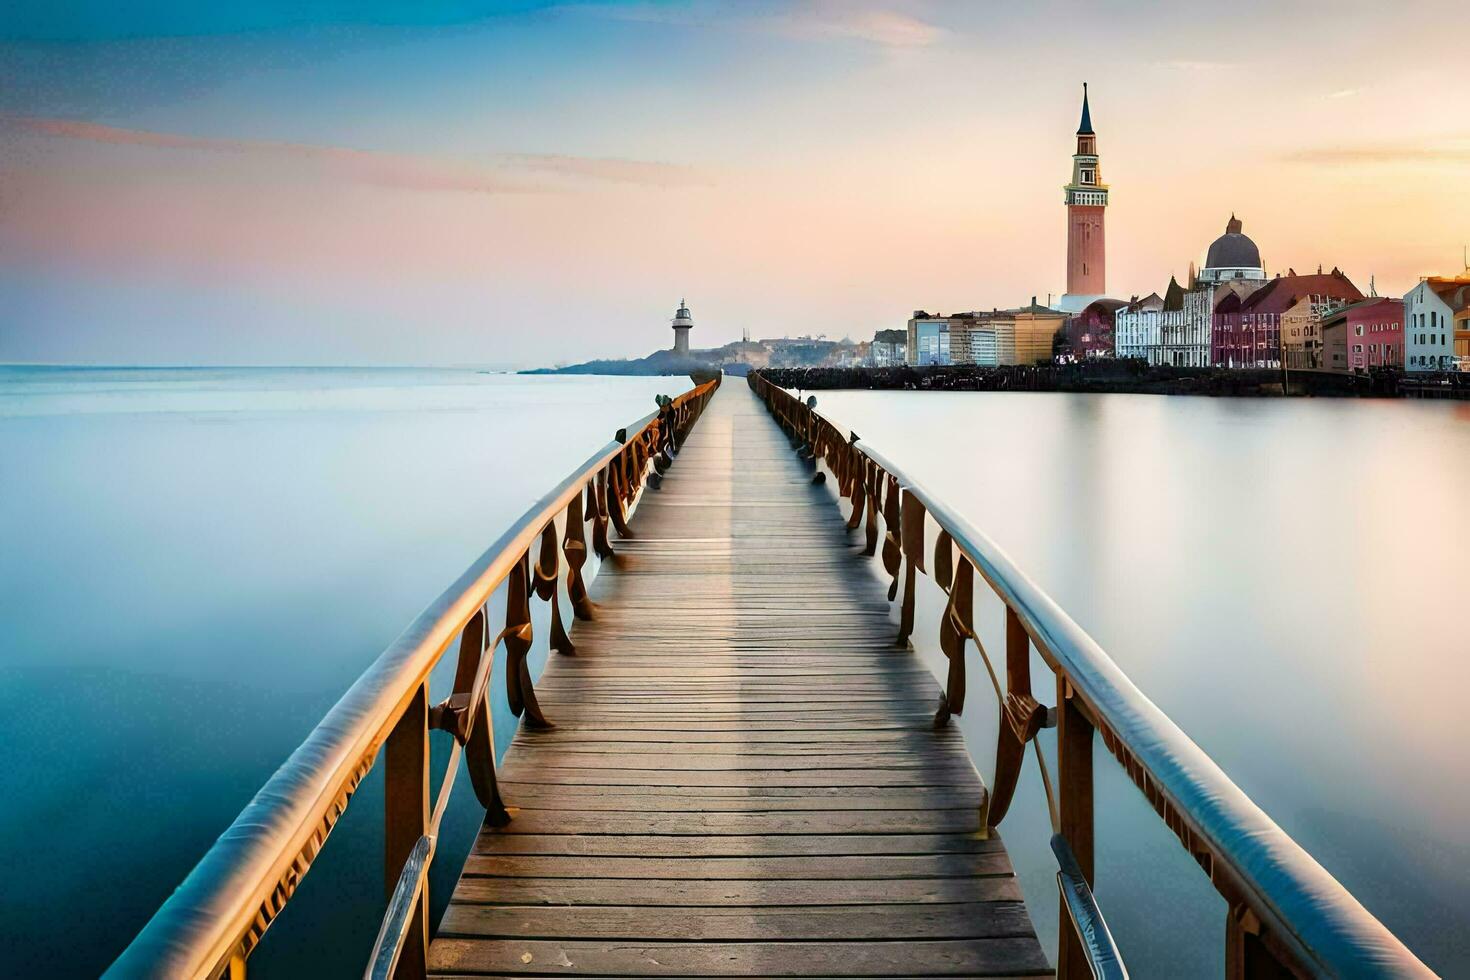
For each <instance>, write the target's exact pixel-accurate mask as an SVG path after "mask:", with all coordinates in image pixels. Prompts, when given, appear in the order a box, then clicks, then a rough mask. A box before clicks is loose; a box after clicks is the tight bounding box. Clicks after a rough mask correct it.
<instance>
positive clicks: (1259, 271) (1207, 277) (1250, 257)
mask: <svg viewBox="0 0 1470 980" xmlns="http://www.w3.org/2000/svg"><path fill="white" fill-rule="evenodd" d="M1240 229H1241V224H1240V219H1239V218H1237V217H1236V216H1235V215H1233V214H1232V215H1231V216H1230V222H1229V223H1228V224H1227V225H1226V226H1225V234H1223V235H1221V236H1220V237H1219V238H1217V239H1215V240H1214V241H1213V242H1211V243H1210V250H1209V252H1208V253H1207V254H1206V255H1205V267H1204V268H1203V269H1201V270H1200V271H1199V275H1198V276H1197V277H1196V279H1195V283H1196V284H1197V285H1199V286H1214V285H1218V284H1219V283H1222V282H1230V281H1232V280H1235V279H1245V280H1252V279H1254V280H1261V281H1264V280H1265V278H1266V269H1265V267H1264V266H1262V265H1261V250H1260V249H1258V248H1256V243H1255V242H1253V241H1251V240H1250V239H1249V238H1248V237H1246V236H1245V235H1244V234H1243V233H1242V232H1241V230H1240Z"/></svg>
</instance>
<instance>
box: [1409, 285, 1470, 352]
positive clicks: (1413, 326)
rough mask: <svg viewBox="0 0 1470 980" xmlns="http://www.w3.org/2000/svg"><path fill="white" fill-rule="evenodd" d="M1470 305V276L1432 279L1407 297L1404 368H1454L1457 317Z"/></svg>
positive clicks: (1413, 290) (1414, 289)
mask: <svg viewBox="0 0 1470 980" xmlns="http://www.w3.org/2000/svg"><path fill="white" fill-rule="evenodd" d="M1467 305H1470V275H1463V276H1430V277H1429V278H1427V279H1423V280H1421V281H1420V282H1419V285H1417V286H1415V287H1414V288H1413V289H1411V290H1409V292H1408V294H1407V295H1406V296H1404V368H1405V370H1408V371H1451V370H1454V368H1455V347H1454V329H1455V328H1454V323H1455V314H1457V313H1460V312H1462V311H1463V310H1464V309H1465V308H1466V306H1467Z"/></svg>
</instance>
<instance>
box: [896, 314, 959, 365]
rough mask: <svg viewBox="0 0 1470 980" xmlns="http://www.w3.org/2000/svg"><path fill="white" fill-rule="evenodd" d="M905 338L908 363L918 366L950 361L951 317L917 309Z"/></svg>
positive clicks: (910, 319) (910, 320)
mask: <svg viewBox="0 0 1470 980" xmlns="http://www.w3.org/2000/svg"><path fill="white" fill-rule="evenodd" d="M905 339H906V348H907V349H906V351H905V356H906V357H907V358H908V363H910V364H912V365H915V366H917V367H923V366H925V365H930V364H948V363H950V360H949V317H946V316H942V315H940V314H937V313H935V314H932V315H931V314H929V313H926V312H924V311H923V310H915V311H914V315H913V316H912V317H910V318H909V327H908V336H907V337H906V338H905Z"/></svg>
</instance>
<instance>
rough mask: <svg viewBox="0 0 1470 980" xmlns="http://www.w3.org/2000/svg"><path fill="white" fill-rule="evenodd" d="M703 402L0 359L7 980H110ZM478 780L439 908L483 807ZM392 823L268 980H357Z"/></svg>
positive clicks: (350, 864)
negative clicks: (667, 409) (610, 475)
mask: <svg viewBox="0 0 1470 980" xmlns="http://www.w3.org/2000/svg"><path fill="white" fill-rule="evenodd" d="M687 387H688V381H687V379H683V378H616V379H613V378H575V379H573V378H566V379H563V378H527V377H506V376H494V375H484V374H478V373H476V372H474V371H410V370H400V371H356V370H330V371H320V370H286V371H279V370H244V371H241V370H170V371H152V370H148V371H110V370H108V371H98V370H58V369H45V370H37V369H16V368H0V745H3V746H4V757H3V762H0V800H3V801H4V803H3V805H0V854H4V855H5V862H6V868H5V874H4V875H3V876H0V908H3V910H4V914H3V915H0V976H48V977H51V976H61V977H64V976H89V975H95V974H97V973H98V972H100V971H101V970H102V969H103V968H105V967H106V965H107V964H108V963H109V962H110V961H111V960H112V958H113V957H114V956H115V955H116V954H117V953H118V952H119V951H120V950H121V949H122V947H123V946H124V945H126V943H127V942H128V940H129V939H130V938H131V937H132V935H133V934H134V933H135V932H136V931H137V930H138V929H139V928H140V927H141V926H142V924H143V923H144V922H145V921H146V920H147V919H148V917H149V915H151V913H152V912H153V910H154V909H155V908H156V907H157V906H158V905H159V904H160V903H161V902H162V900H163V899H164V898H165V897H167V895H168V894H169V893H170V892H171V891H172V890H173V888H174V886H175V885H176V884H177V883H178V882H179V881H180V880H182V878H183V877H184V875H185V874H187V873H188V871H189V869H190V868H191V867H192V866H193V864H194V862H195V861H196V860H197V859H198V857H199V856H200V855H201V854H202V853H203V852H204V850H205V849H206V848H207V847H208V846H209V844H210V843H211V842H212V841H213V840H214V838H215V836H216V835H218V833H219V832H220V831H221V830H222V829H224V827H225V826H226V825H227V824H228V823H229V821H230V820H231V819H232V818H233V817H234V815H235V814H236V813H237V812H238V811H239V810H240V808H241V807H242V806H243V805H244V804H245V803H246V802H247V801H248V800H249V799H250V797H251V796H252V795H253V794H254V793H255V791H256V789H257V788H258V787H259V786H260V784H261V783H262V782H263V781H264V780H265V779H266V777H267V776H269V775H270V773H271V772H272V771H274V769H275V768H276V766H277V765H279V764H280V762H281V761H282V760H283V759H284V758H285V757H286V755H287V754H289V752H290V751H291V750H292V749H293V748H295V747H296V745H297V744H299V742H300V741H301V739H302V738H303V737H304V736H305V735H306V734H307V732H308V731H309V730H310V729H311V727H312V726H313V725H315V723H316V722H317V720H318V719H319V718H320V717H321V716H322V714H323V713H324V712H325V711H326V709H327V708H329V707H330V706H331V705H332V703H333V702H335V701H336V699H337V698H338V697H339V696H340V695H341V693H342V692H343V691H344V690H345V689H346V687H347V686H348V684H349V683H350V682H351V681H352V680H353V679H354V678H355V677H356V676H357V675H358V674H359V673H360V672H361V671H362V670H363V668H364V667H365V666H366V665H367V664H368V663H370V662H371V661H372V660H373V658H374V657H376V656H377V654H378V653H379V652H380V651H381V650H382V649H383V647H385V646H386V645H387V644H388V643H389V642H390V641H392V640H393V638H394V637H396V636H397V635H398V633H399V632H400V631H401V630H402V629H403V627H404V626H406V625H407V624H408V623H409V621H410V620H411V619H412V618H413V617H414V616H415V615H416V614H417V613H418V612H419V610H420V609H422V608H423V607H424V605H426V604H427V603H428V602H429V601H430V600H431V599H432V598H434V597H435V596H437V595H438V594H439V592H440V591H441V590H442V589H443V588H444V587H445V586H447V585H448V584H449V583H450V582H451V581H453V580H454V578H455V577H457V576H458V574H459V573H460V572H461V571H463V570H464V568H465V566H466V565H468V564H469V562H470V561H471V560H472V559H473V558H475V557H476V556H477V555H478V554H479V553H480V552H481V551H482V550H483V549H484V548H485V547H486V546H487V545H488V544H489V543H490V542H491V541H493V540H494V539H495V537H496V536H498V534H499V533H500V532H501V531H502V530H504V528H505V527H506V525H508V524H509V523H510V522H511V521H513V520H514V519H515V518H516V517H518V516H520V514H521V513H522V512H523V511H524V510H525V508H526V507H527V506H529V505H530V504H531V503H532V502H533V501H534V500H535V499H536V498H538V497H539V496H540V495H541V494H542V493H544V492H545V491H546V490H547V489H548V488H549V487H551V486H552V485H553V484H555V483H556V482H559V481H560V480H561V479H562V477H564V476H565V475H566V474H567V473H568V472H569V471H570V470H571V469H573V468H574V467H575V466H577V465H578V464H580V463H581V462H582V461H583V460H584V459H586V457H587V456H588V455H590V454H591V453H592V452H593V451H594V450H596V449H597V448H598V447H600V446H601V445H603V444H604V443H605V442H606V441H607V440H608V439H609V438H611V437H612V434H613V433H614V431H615V430H616V429H618V428H619V427H621V426H623V425H626V424H628V423H630V422H633V421H635V420H636V419H638V418H641V417H642V416H644V415H646V414H648V413H649V412H650V411H652V410H653V409H654V401H653V395H655V394H656V393H668V394H676V393H678V392H679V391H681V390H683V389H684V388H687ZM538 633H539V634H540V635H542V636H544V635H545V630H544V629H538ZM452 660H453V658H452V657H450V658H446V664H445V666H447V667H448V669H449V671H450V672H451V674H452V671H453V664H452ZM497 676H503V672H500V671H497ZM495 703H496V704H497V705H503V703H504V702H503V699H497V700H496V701H495ZM499 714H500V715H502V716H503V717H497V725H496V727H497V729H498V730H499V733H500V736H501V738H500V741H501V744H502V745H503V744H504V742H505V741H506V739H505V737H504V736H505V735H506V734H508V731H509V727H510V723H511V722H512V721H513V719H510V717H509V715H508V714H505V712H504V711H503V710H501V711H500V713H499ZM437 739H438V736H436V744H435V749H436V750H442V749H443V748H444V746H443V745H442V744H439V742H438V741H437ZM467 786H468V783H467V782H466V781H464V780H461V781H460V783H459V784H458V786H457V789H459V790H460V792H459V793H457V794H456V797H455V799H456V801H457V802H458V803H459V804H461V805H460V806H459V807H458V808H456V809H454V810H453V812H451V814H450V815H449V817H448V818H447V822H446V823H447V833H446V835H445V843H444V845H441V846H444V847H447V848H448V852H447V854H446V856H447V857H449V858H450V860H448V861H446V865H447V866H449V872H448V873H447V874H441V875H439V876H437V877H436V879H435V882H434V884H435V892H436V895H437V896H439V897H441V898H442V896H443V894H444V891H445V889H446V888H447V887H449V886H451V885H452V884H453V879H454V871H455V867H456V866H457V863H458V861H457V859H456V858H457V854H463V853H464V851H465V850H467V848H468V845H469V841H470V840H471V838H472V835H473V833H474V830H475V828H476V826H477V825H478V821H479V819H480V818H481V817H482V816H483V813H482V812H480V811H478V810H477V808H476V806H475V803H474V795H473V793H470V792H469V791H468V790H467V788H466V787H467ZM381 812H382V810H381V789H380V787H379V786H378V785H377V783H376V780H375V779H373V778H372V777H370V778H369V780H368V781H367V782H366V783H365V784H364V787H363V788H362V789H361V790H360V791H359V795H358V797H356V798H355V799H354V801H353V805H352V807H351V808H350V809H349V810H348V812H347V816H346V817H345V818H344V819H343V821H342V822H341V823H340V824H339V825H338V829H337V830H336V831H335V832H334V834H333V836H332V843H331V845H330V846H329V847H328V848H327V849H326V851H325V852H324V854H323V856H322V858H321V859H320V860H319V861H318V863H317V864H316V866H315V867H314V868H313V871H312V874H311V875H310V876H308V878H307V879H306V883H305V884H304V885H303V887H302V889H301V891H300V892H299V893H298V895H297V900H296V901H293V903H292V904H291V906H290V907H289V908H288V910H287V912H286V914H285V915H283V916H282V917H281V919H280V920H279V921H278V923H277V924H276V926H274V927H273V928H272V929H271V932H270V934H269V937H268V939H267V941H266V942H265V944H264V945H263V946H262V948H261V951H260V952H259V953H258V954H257V955H256V957H254V958H252V960H251V972H252V975H259V976H284V975H295V976H308V975H309V976H355V975H359V974H360V972H361V970H362V966H363V963H364V961H365V958H366V956H367V952H368V950H369V949H370V948H371V946H372V942H373V937H374V935H375V934H376V932H377V924H378V918H379V916H380V914H381V906H380V904H379V901H380V898H381V895H382V887H383V885H382V857H381V846H382V845H381V830H380V828H379V826H378V824H379V822H380V820H381ZM456 852H457V854H456ZM343 891H345V893H346V894H348V895H350V896H353V898H352V900H351V901H349V902H343V901H341V900H340V898H337V899H335V900H334V898H333V893H337V895H339V896H340V894H341V893H343ZM359 897H360V898H362V899H363V900H362V901H359V900H358V899H359ZM288 963H289V964H290V968H287V966H286V965H285V964H288Z"/></svg>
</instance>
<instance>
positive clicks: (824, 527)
mask: <svg viewBox="0 0 1470 980" xmlns="http://www.w3.org/2000/svg"><path fill="white" fill-rule="evenodd" d="M631 528H632V530H633V532H634V536H633V537H631V538H628V539H624V540H621V541H620V542H619V543H618V558H617V559H616V565H615V566H605V567H604V569H603V571H602V573H601V574H600V575H599V577H598V578H597V580H596V582H595V584H594V586H593V589H592V596H593V598H594V600H596V601H597V603H598V610H597V615H596V619H595V620H592V621H589V622H579V623H577V624H576V626H575V628H574V630H573V631H572V634H571V636H572V640H573V642H574V643H575V644H576V651H577V652H576V655H575V656H563V655H557V654H554V655H552V658H551V661H550V663H549V664H548V666H547V668H546V672H545V674H544V675H543V676H542V677H541V679H540V680H539V681H537V683H536V696H537V698H538V699H539V701H540V704H541V707H542V709H543V711H544V712H545V714H546V717H547V718H548V719H549V720H550V721H551V722H552V723H553V724H554V726H555V727H553V728H550V729H545V730H535V729H532V728H530V727H528V726H524V725H523V726H522V728H521V731H520V732H519V733H518V734H517V735H516V736H515V739H514V741H513V742H512V744H511V746H510V747H509V749H508V751H507V753H506V756H505V760H504V764H503V766H502V767H501V768H500V771H499V775H500V785H501V788H502V791H503V794H504V797H505V800H506V803H507V806H508V807H509V809H510V812H511V815H512V819H511V821H510V823H509V824H508V825H507V826H505V827H503V828H499V829H497V828H493V827H490V826H486V827H485V828H484V829H483V830H482V832H481V834H480V837H479V839H478V841H477V842H476V844H475V847H474V851H473V853H472V854H471V856H470V857H469V859H468V861H467V863H466V865H465V867H464V871H463V875H462V877H461V878H460V881H459V884H458V886H457V887H456V889H455V892H454V898H453V901H452V903H451V905H450V906H449V909H448V911H447V912H446V914H445V916H444V918H443V921H442V922H441V924H440V927H439V930H438V933H437V934H436V936H435V938H434V940H433V943H432V945H431V947H430V951H429V957H428V958H429V970H430V973H431V974H434V975H439V976H462V975H483V974H494V975H518V976H568V975H600V976H608V975H664V976H727V975H747V976H750V975H754V976H816V975H821V976H875V975H881V976H895V975H900V976H901V975H933V974H944V975H958V976H1015V975H1036V974H1048V973H1049V972H1050V968H1049V966H1048V963H1047V958H1046V956H1045V955H1044V954H1043V952H1042V949H1041V946H1040V944H1039V943H1038V942H1037V939H1036V936H1035V933H1034V931H1033V928H1032V925H1031V920H1030V918H1029V917H1028V915H1027V912H1026V908H1025V906H1024V905H1023V904H1022V903H1021V894H1020V889H1019V887H1018V885H1017V883H1016V879H1015V877H1014V874H1013V872H1012V870H1011V864H1010V861H1009V859H1008V857H1007V856H1006V853H1005V850H1004V848H1003V846H1002V844H1001V842H1000V839H999V838H998V836H995V835H992V836H991V837H990V838H989V839H987V838H986V837H984V836H983V835H982V834H981V830H982V828H981V825H980V819H981V817H980V807H981V803H982V800H983V796H984V793H985V790H984V788H983V787H982V785H981V782H980V778H979V776H978V775H977V773H976V770H975V767H974V765H973V764H972V763H971V761H970V757H969V755H968V754H967V752H966V750H965V746H964V743H963V741H962V739H961V736H960V733H959V732H958V730H956V729H955V728H954V727H953V726H950V727H946V728H940V729H935V727H934V724H933V719H934V711H935V707H936V705H937V704H938V702H939V699H940V687H939V685H938V684H937V683H936V682H935V680H934V679H933V677H932V676H931V675H930V674H929V672H928V671H927V670H925V669H924V668H923V667H922V666H921V665H920V664H919V662H918V660H917V658H916V657H915V655H914V654H912V653H911V652H907V651H904V650H900V649H897V648H895V646H894V645H893V636H894V627H893V625H892V624H891V622H890V619H889V613H888V609H889V604H888V602H887V600H886V598H885V595H884V590H883V587H882V585H881V584H880V583H879V582H878V581H877V580H876V578H874V576H873V575H872V574H871V573H870V572H869V571H868V570H867V568H866V567H865V562H864V561H863V560H861V559H860V557H859V554H858V552H859V551H860V550H861V546H860V543H855V542H854V541H853V540H851V539H850V538H849V536H848V534H847V533H845V532H844V530H843V524H842V522H841V521H840V520H838V519H837V515H836V513H835V511H834V509H833V506H832V503H831V498H830V496H829V495H828V494H827V493H826V491H824V490H823V489H822V488H820V487H814V486H812V485H811V475H810V471H809V470H807V469H805V468H804V467H803V466H802V465H801V463H800V462H799V461H798V460H797V459H796V458H795V456H794V455H793V453H792V451H791V448H790V446H789V445H788V444H787V441H786V438H785V436H784V435H783V434H782V432H781V431H780V429H779V428H778V427H777V426H776V424H775V423H774V422H773V421H772V419H771V417H770V415H769V414H768V413H767V412H766V409H765V407H764V406H763V405H762V404H761V402H760V401H759V400H758V399H757V398H755V397H754V396H753V395H752V394H751V393H750V391H749V390H747V388H746V387H745V386H744V385H741V384H727V385H725V386H723V387H721V388H720V389H719V391H718V392H717V393H716V396H715V398H714V399H713V401H711V403H710V404H709V406H708V407H707V408H706V409H705V411H704V413H703V416H702V417H701V419H700V422H699V425H698V426H697V427H696V428H695V429H694V431H693V432H692V434H691V435H690V436H689V438H688V441H687V443H686V444H685V445H684V447H683V449H682V451H681V452H680V454H679V459H678V465H676V466H675V467H673V468H672V469H671V470H670V471H669V472H668V474H667V475H666V476H665V477H664V480H663V484H662V487H661V489H659V490H658V491H655V492H647V493H645V494H644V496H643V498H642V501H641V502H640V504H639V506H638V510H637V512H636V514H635V515H634V517H633V519H632V521H631Z"/></svg>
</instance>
